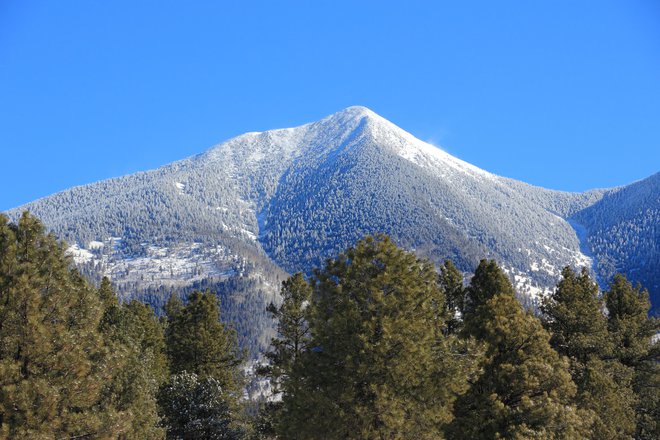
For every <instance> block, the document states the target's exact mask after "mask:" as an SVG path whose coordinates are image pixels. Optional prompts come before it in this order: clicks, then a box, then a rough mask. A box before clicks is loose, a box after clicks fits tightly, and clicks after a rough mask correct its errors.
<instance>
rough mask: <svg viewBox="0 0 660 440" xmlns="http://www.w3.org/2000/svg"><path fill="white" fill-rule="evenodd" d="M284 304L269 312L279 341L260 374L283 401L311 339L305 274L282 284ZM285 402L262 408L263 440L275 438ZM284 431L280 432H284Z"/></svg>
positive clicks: (291, 387)
mask: <svg viewBox="0 0 660 440" xmlns="http://www.w3.org/2000/svg"><path fill="white" fill-rule="evenodd" d="M280 294H281V296H282V303H281V304H280V306H279V307H278V306H276V305H275V304H273V303H271V304H270V305H269V306H268V308H267V310H268V312H269V313H270V314H271V316H273V318H274V319H275V320H276V322H277V337H275V338H273V339H271V349H270V351H268V352H267V353H266V354H265V356H266V359H268V364H267V365H264V366H262V367H261V368H259V370H258V373H259V374H260V375H262V376H265V377H267V378H268V379H269V381H270V385H271V387H272V391H273V394H274V395H275V396H278V397H281V393H282V391H283V390H286V389H288V390H289V392H291V389H293V388H295V387H294V385H293V384H292V383H291V377H292V372H293V369H294V366H295V365H297V364H298V362H299V361H300V357H301V356H303V354H304V352H305V350H306V349H307V344H308V342H309V338H310V331H309V324H308V323H307V316H306V309H307V306H308V305H309V302H310V300H311V296H312V287H311V286H310V285H309V283H308V282H307V281H306V280H305V278H304V276H303V274H302V273H296V274H295V275H293V276H291V277H289V278H288V279H287V280H285V281H284V282H283V283H282V289H281V291H280ZM281 410H282V402H281V401H272V402H267V403H264V404H263V405H261V410H260V415H259V418H258V420H257V423H258V425H259V426H258V427H257V429H258V430H259V432H260V434H261V435H262V437H266V436H267V435H270V436H274V435H275V424H276V423H278V421H279V420H280V417H279V413H280V412H281ZM283 430H284V429H282V428H281V429H280V431H283Z"/></svg>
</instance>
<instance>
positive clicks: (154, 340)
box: [0, 214, 660, 440]
mask: <svg viewBox="0 0 660 440" xmlns="http://www.w3.org/2000/svg"><path fill="white" fill-rule="evenodd" d="M649 309H650V304H649V298H648V293H647V292H646V291H645V290H643V289H642V288H641V287H639V286H632V285H631V284H630V282H628V281H627V280H626V279H625V278H624V277H623V276H620V275H617V276H616V277H614V280H613V281H612V283H611V284H610V286H609V288H608V289H607V290H606V291H605V292H603V293H601V292H600V291H599V289H598V286H597V284H596V283H595V282H594V281H593V279H592V278H591V277H590V274H589V272H588V271H587V270H582V271H581V272H575V271H574V270H573V269H571V268H566V269H564V271H563V272H562V278H561V280H560V282H559V284H558V285H557V288H556V290H555V291H554V292H553V293H552V294H551V295H549V296H548V297H547V298H544V299H543V300H542V302H541V305H540V307H539V310H537V311H536V313H534V312H532V311H529V310H526V309H525V308H524V307H523V306H522V305H521V303H520V302H519V301H518V300H517V299H516V297H515V291H514V288H513V287H512V285H511V282H510V281H509V278H508V277H507V275H506V274H505V273H504V272H503V271H502V270H501V269H500V268H499V266H498V265H497V263H496V262H495V261H493V260H482V261H481V263H480V264H479V266H478V267H477V268H476V270H475V273H474V276H472V277H471V279H470V281H469V282H468V283H466V282H465V276H464V274H462V273H461V272H459V271H458V270H457V269H456V267H455V266H454V265H453V264H452V263H451V261H446V262H445V263H444V264H443V265H442V266H441V267H440V268H439V269H437V270H436V268H435V267H434V266H433V265H432V264H431V263H430V262H429V261H428V260H424V259H420V258H418V257H417V256H416V255H415V254H414V253H412V252H407V251H405V250H403V249H401V248H399V247H397V246H396V245H395V244H394V243H393V242H392V240H390V239H389V238H388V237H387V236H384V235H379V236H374V237H366V238H364V239H363V240H360V241H358V242H357V243H356V244H355V245H354V246H353V247H351V248H349V249H347V250H346V251H344V252H343V253H341V254H340V255H339V256H337V257H336V258H334V259H330V260H328V261H327V262H326V264H325V265H324V266H323V267H322V268H320V269H317V270H316V271H314V273H313V274H312V275H311V276H305V275H304V274H301V273H297V274H295V275H293V276H291V277H290V278H289V279H287V280H286V281H284V283H283V284H282V290H281V296H280V298H279V299H278V301H277V302H276V303H273V304H271V305H270V306H269V307H268V308H267V312H268V313H269V314H270V315H271V316H272V318H273V322H274V324H275V328H276V337H274V338H273V340H272V342H271V345H270V350H269V351H268V352H267V353H265V356H264V362H263V365H261V367H260V368H258V373H259V374H260V375H262V376H264V377H265V378H267V379H268V381H269V384H270V389H271V390H272V394H271V396H270V397H268V398H266V399H265V400H264V401H263V402H260V403H255V402H247V401H246V398H245V394H244V389H245V386H246V378H245V377H244V373H243V366H244V362H245V354H244V353H243V352H242V351H241V350H240V349H239V348H238V343H237V337H236V332H235V331H234V330H233V328H232V327H231V326H228V325H226V324H225V323H223V321H222V317H221V316H220V307H219V303H218V297H217V295H216V294H214V293H212V292H210V291H206V292H203V293H202V292H197V291H195V292H192V293H190V294H189V295H187V297H185V298H180V297H179V296H177V295H172V296H171V297H170V299H169V301H168V302H167V304H166V306H165V310H164V316H162V317H160V318H159V317H157V316H156V314H155V313H154V310H153V309H152V308H151V307H150V306H148V305H145V304H143V303H140V302H137V301H132V302H120V301H118V299H117V295H116V294H115V292H114V291H113V288H112V286H111V283H110V281H109V280H107V279H103V280H102V281H101V283H100V285H99V287H98V288H97V287H94V286H92V285H91V284H90V283H89V282H87V281H86V280H85V279H84V278H83V277H82V276H81V275H80V274H79V273H78V272H77V271H76V270H75V269H73V265H72V262H71V260H70V258H69V257H67V256H66V253H65V246H64V244H62V243H61V242H58V241H57V240H56V239H55V238H54V237H53V236H52V235H49V234H47V233H46V232H45V230H44V227H43V225H42V224H41V223H40V222H39V221H38V220H37V219H35V218H34V217H32V216H31V215H29V214H24V215H23V216H22V217H21V219H20V221H19V222H18V223H17V224H10V223H9V222H8V220H7V218H6V217H4V216H0V439H2V440H5V439H70V440H73V439H123V440H129V439H231V440H238V439H295V440H307V439H309V440H315V439H319V440H321V439H323V440H332V439H342V440H352V439H355V440H358V439H359V440H384V439H387V440H398V439H401V440H407V439H415V440H426V439H428V440H431V439H434V440H435V439H456V440H462V439H466V440H467V439H484V440H485V439H488V440H490V439H521V440H522V439H557V440H559V439H566V440H569V439H593V440H600V439H612V440H615V439H616V440H619V439H620V440H624V439H640V440H647V439H648V440H650V439H657V438H660V423H659V422H658V421H659V420H660V391H659V390H660V385H659V384H660V369H659V367H658V365H660V359H659V353H660V347H659V345H658V344H657V343H653V339H654V338H655V335H656V334H657V332H658V331H659V326H658V321H657V320H656V319H655V318H651V317H649V315H648V312H649ZM257 409H258V411H257Z"/></svg>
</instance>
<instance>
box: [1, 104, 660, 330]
mask: <svg viewBox="0 0 660 440" xmlns="http://www.w3.org/2000/svg"><path fill="white" fill-rule="evenodd" d="M656 181H657V179H656V180H654V181H653V182H656ZM642 186H643V187H644V188H646V190H645V191H646V192H644V191H641V190H639V189H638V190H635V189H634V188H636V187H634V188H633V189H630V190H626V188H628V187H626V188H623V189H615V190H597V191H589V192H586V193H580V194H575V193H566V192H560V191H553V190H547V189H544V188H538V187H534V186H531V185H528V184H526V183H523V182H519V181H515V180H513V179H508V178H504V177H500V176H496V175H494V174H491V173H489V172H487V171H484V170H481V169H479V168H477V167H475V166H473V165H470V164H468V163H466V162H464V161H461V160H459V159H457V158H455V157H453V156H451V155H449V154H447V153H446V152H444V151H442V150H441V149H439V148H436V147H434V146H432V145H429V144H427V143H425V142H422V141H420V140H419V139H417V138H415V137H414V136H413V135H411V134H410V133H407V132H406V131H404V130H402V129H401V128H399V127H397V126H396V125H394V124H392V123H391V122H389V121H387V120H385V119H383V118H382V117H380V116H378V115H377V114H375V113H374V112H372V111H371V110H369V109H366V108H364V107H349V108H347V109H345V110H343V111H340V112H338V113H335V114H333V115H330V116H328V117H326V118H324V119H321V120H320V121H317V122H313V123H309V124H305V125H302V126H299V127H295V128H288V129H280V130H270V131H265V132H253V133H246V134H243V135H241V136H237V137H235V138H233V139H230V140H228V141H226V142H223V143H221V144H219V145H216V146H214V147H212V148H210V149H209V150H207V151H206V152H204V153H202V154H199V155H197V156H194V157H191V158H188V159H184V160H181V161H178V162H174V163H172V164H169V165H166V166H163V167H161V168H158V169H156V170H151V171H146V172H141V173H136V174H132V175H128V176H123V177H118V178H115V179H109V180H105V181H101V182H97V183H93V184H90V185H86V186H82V187H75V188H71V189H69V190H66V191H63V192H60V193H57V194H54V195H52V196H50V197H46V198H43V199H40V200H36V201H34V202H32V203H29V204H27V205H24V206H21V207H18V208H15V209H13V210H11V211H9V212H8V213H9V215H10V216H11V217H13V218H16V217H17V216H18V215H19V214H20V212H21V211H23V210H25V209H29V210H30V211H31V212H32V213H33V214H35V215H37V216H38V217H40V218H41V219H43V221H44V222H45V223H46V225H47V226H48V227H49V228H50V229H51V230H52V231H53V232H54V233H55V234H57V235H58V236H59V237H61V238H63V239H65V240H67V242H68V243H70V244H71V246H72V247H71V248H70V252H71V254H72V255H73V257H74V259H75V260H76V261H77V262H79V263H80V264H81V265H82V267H83V268H84V270H86V271H87V272H88V273H90V274H105V275H108V276H110V277H111V278H112V280H113V282H114V283H115V284H116V285H117V286H118V287H119V289H120V290H121V291H122V293H123V294H124V295H128V296H137V297H140V298H142V299H146V300H148V301H150V302H152V303H157V304H158V303H159V302H160V301H162V297H163V296H165V295H166V294H168V292H169V291H171V290H174V289H179V290H180V289H185V288H188V286H193V285H194V286H197V287H203V286H209V285H211V286H212V287H218V286H220V288H221V290H222V292H223V295H225V296H224V297H223V298H224V299H223V307H224V309H225V310H226V311H227V314H228V315H229V316H230V317H232V318H233V319H235V320H237V321H239V322H240V323H241V326H242V327H241V328H243V329H244V330H245V332H247V333H246V336H245V340H248V339H249V338H253V339H254V338H256V337H258V338H259V339H260V340H261V341H262V342H263V341H267V338H266V337H265V336H263V335H264V334H265V333H267V329H268V328H270V323H269V321H268V320H267V318H266V317H265V314H264V312H263V308H264V307H265V304H267V303H268V302H269V301H271V300H272V299H273V298H275V296H276V294H277V290H278V286H279V282H280V281H281V279H282V278H283V277H284V276H285V271H286V272H289V273H291V272H294V271H298V270H302V271H309V270H310V269H311V268H312V267H314V266H318V265H320V264H322V262H323V261H324V259H325V258H327V257H331V256H334V255H336V254H337V253H338V252H340V251H341V250H343V249H345V248H346V247H347V246H349V245H351V244H353V243H354V242H355V241H356V240H357V239H359V238H361V237H362V236H364V235H365V234H373V233H378V232H385V233H388V234H390V235H391V236H392V237H393V238H394V239H395V240H396V241H397V242H398V243H399V244H400V245H403V246H405V247H407V248H409V249H414V250H415V251H416V252H418V253H419V254H420V255H424V256H427V257H429V258H431V259H432V260H433V261H435V262H438V263H439V262H441V261H442V260H443V259H445V258H452V259H453V260H454V261H455V262H456V263H457V265H458V266H459V267H460V268H461V269H462V270H464V271H466V272H469V271H471V270H472V269H473V268H474V267H475V265H476V264H477V262H478V260H479V259H480V258H495V259H497V260H498V261H500V262H501V264H502V265H503V266H504V267H505V268H506V270H507V271H508V273H509V274H510V276H511V278H512V280H513V281H514V282H515V284H516V286H517V288H518V289H519V292H520V293H521V295H522V299H523V300H524V301H528V302H530V303H533V302H534V301H535V298H536V297H537V296H538V295H540V294H543V293H544V292H547V291H548V289H550V288H551V287H552V286H553V285H554V283H555V282H556V281H557V276H558V274H559V271H560V270H561V267H563V266H564V265H566V264H572V265H574V266H584V265H587V266H590V265H592V263H593V260H592V255H593V256H595V258H596V264H605V263H603V262H604V261H606V260H607V261H610V260H608V258H609V259H611V258H614V257H611V255H610V254H609V253H607V252H606V251H603V250H602V249H601V248H603V245H602V244H603V243H607V242H608V239H607V234H615V236H616V237H622V236H623V235H622V228H623V227H624V225H634V227H635V229H633V231H642V232H643V236H644V240H645V243H647V244H648V243H650V246H651V247H652V248H653V247H654V249H655V250H656V251H657V246H658V240H657V239H658V231H657V224H658V219H657V217H656V216H657V212H658V194H659V191H658V187H657V183H654V184H653V185H642ZM647 186H648V188H647ZM640 191H641V192H643V193H644V194H646V195H645V196H644V195H640ZM628 199H634V200H635V201H634V203H633V202H631V203H632V204H633V205H634V208H635V209H637V211H635V212H637V213H638V214H635V215H633V216H632V217H630V216H629V215H628V214H626V213H624V212H621V209H619V207H620V206H623V205H625V206H628V205H629V203H628V204H626V203H627V202H625V201H627V200H628ZM624 202H625V203H624ZM605 213H607V216H605ZM605 217H607V219H609V220H607V221H604V220H603V219H604V218H605ZM618 219H619V220H618ZM649 225H651V226H649ZM616 234H618V235H616ZM626 234H627V235H626V238H625V240H624V241H623V242H622V243H621V246H620V247H621V248H625V249H627V250H630V252H632V254H635V253H636V252H638V251H639V252H641V251H648V248H649V245H643V246H637V247H635V245H628V244H629V243H633V242H634V241H635V232H631V231H627V232H626ZM614 240H615V241H616V240H619V239H618V238H614ZM617 243H618V241H617ZM605 247H607V246H605ZM626 252H628V251H626ZM626 252H619V253H618V254H617V256H616V258H617V259H618V260H617V261H621V262H622V263H621V264H619V266H616V267H621V268H624V269H625V270H626V271H627V273H628V274H630V275H631V276H632V277H633V279H634V275H635V273H636V272H635V270H636V268H637V267H638V266H636V264H638V263H637V262H638V261H641V260H639V258H642V257H641V256H639V255H637V254H635V255H632V254H629V253H626ZM650 256H655V254H651V255H650ZM625 262H631V263H630V264H627V263H625ZM647 263H648V264H646V265H643V267H644V268H645V269H644V270H645V271H648V270H650V269H652V268H655V270H656V273H657V272H658V271H657V264H658V259H657V258H655V259H653V258H650V259H648V261H647ZM640 267H641V266H640ZM596 271H597V273H599V274H601V275H603V276H605V275H606V273H605V272H603V271H602V270H600V269H599V268H598V267H596ZM607 274H609V272H607ZM213 283H215V284H213ZM218 283H219V284H218ZM163 286H165V287H163ZM654 288H657V286H656V287H654ZM656 290H657V289H656ZM255 292H256V293H255Z"/></svg>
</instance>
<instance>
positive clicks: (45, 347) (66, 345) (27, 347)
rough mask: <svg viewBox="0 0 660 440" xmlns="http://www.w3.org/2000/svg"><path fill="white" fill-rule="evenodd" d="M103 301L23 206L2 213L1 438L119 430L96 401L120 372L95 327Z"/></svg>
mask: <svg viewBox="0 0 660 440" xmlns="http://www.w3.org/2000/svg"><path fill="white" fill-rule="evenodd" d="M102 313H103V307H102V304H101V301H100V300H99V297H98V295H97V293H96V291H95V289H93V288H92V287H91V286H89V285H88V284H87V283H86V282H85V281H84V280H83V279H82V278H81V277H80V275H79V274H78V273H77V272H76V271H75V270H72V269H70V261H69V259H68V258H66V257H65V255H64V249H63V245H62V244H60V243H58V242H57V241H56V240H55V239H54V238H53V237H52V236H51V235H46V234H45V233H44V228H43V226H42V225H41V223H40V222H39V221H38V220H37V219H35V218H34V217H32V216H30V215H29V214H27V213H25V214H24V215H23V216H22V217H21V219H20V220H19V222H18V224H8V222H7V219H6V217H4V216H0V438H68V437H73V436H83V435H87V436H89V437H93V436H101V435H108V434H109V433H111V432H115V433H117V432H122V431H123V430H124V427H123V426H122V421H121V418H120V417H119V416H120V415H119V414H118V412H117V410H116V409H115V408H112V407H104V406H100V405H101V390H102V386H101V385H102V384H103V383H104V381H105V380H106V379H107V378H111V377H113V376H115V375H116V374H117V370H116V367H115V366H114V365H112V363H111V362H109V359H110V358H109V356H108V350H107V347H106V346H105V344H104V342H103V338H102V336H101V334H100V333H99V331H98V326H99V322H100V320H101V316H102Z"/></svg>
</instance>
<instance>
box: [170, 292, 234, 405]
mask: <svg viewBox="0 0 660 440" xmlns="http://www.w3.org/2000/svg"><path fill="white" fill-rule="evenodd" d="M166 310H167V313H168V315H167V319H168V325H167V329H166V331H165V338H166V345H167V354H168V358H169V362H170V368H171V371H172V373H173V374H179V373H182V372H184V371H187V372H188V373H195V374H197V375H198V376H199V377H200V378H202V379H205V378H207V377H213V378H215V379H217V380H218V381H219V382H220V385H221V386H222V388H223V390H225V392H227V393H238V392H239V390H240V387H241V384H240V372H239V368H238V367H239V366H240V364H241V362H242V353H241V352H240V351H239V349H238V344H237V341H236V332H235V331H234V330H233V329H230V328H227V327H226V326H225V325H224V324H223V323H222V322H220V308H219V305H218V298H217V297H216V296H215V295H214V294H213V293H211V292H210V291H206V292H205V293H201V292H192V293H191V294H190V295H189V296H188V303H187V304H186V305H185V306H183V305H182V304H181V303H180V300H179V299H178V298H177V297H176V296H174V295H173V296H172V298H171V299H170V301H169V302H168V304H167V306H166Z"/></svg>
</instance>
